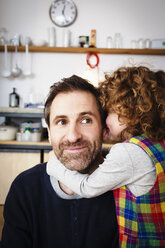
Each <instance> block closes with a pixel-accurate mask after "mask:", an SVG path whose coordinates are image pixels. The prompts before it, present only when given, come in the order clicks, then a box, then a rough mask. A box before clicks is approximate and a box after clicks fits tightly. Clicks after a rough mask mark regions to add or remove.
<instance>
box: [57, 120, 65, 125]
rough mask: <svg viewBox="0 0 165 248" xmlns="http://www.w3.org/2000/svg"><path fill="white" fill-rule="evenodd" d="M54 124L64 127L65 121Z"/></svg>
mask: <svg viewBox="0 0 165 248" xmlns="http://www.w3.org/2000/svg"><path fill="white" fill-rule="evenodd" d="M56 124H57V125H59V126H62V125H66V121H65V120H60V121H57V123H56Z"/></svg>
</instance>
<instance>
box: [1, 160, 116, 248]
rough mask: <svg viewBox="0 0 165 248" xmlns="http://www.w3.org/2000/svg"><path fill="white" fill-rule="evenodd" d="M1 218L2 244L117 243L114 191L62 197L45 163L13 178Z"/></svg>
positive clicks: (64, 247)
mask: <svg viewBox="0 0 165 248" xmlns="http://www.w3.org/2000/svg"><path fill="white" fill-rule="evenodd" d="M4 218H5V224H4V228H3V233H2V241H1V242H2V243H1V247H5V248H111V247H114V248H117V247H118V226H117V219H116V212H115V203H114V199H113V192H107V193H105V194H103V195H101V196H99V197H95V198H91V199H85V198H82V199H72V200H66V199H62V198H61V197H59V196H58V195H57V194H56V192H55V191H54V189H53V187H52V185H51V182H50V177H49V176H48V175H47V173H46V163H44V164H40V165H37V166H35V167H33V168H31V169H29V170H27V171H25V172H23V173H21V174H20V175H19V176H18V177H17V178H16V179H15V180H14V182H13V183H12V186H11V188H10V191H9V194H8V196H7V199H6V203H5V207H4Z"/></svg>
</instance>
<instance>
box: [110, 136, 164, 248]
mask: <svg viewBox="0 0 165 248" xmlns="http://www.w3.org/2000/svg"><path fill="white" fill-rule="evenodd" d="M127 142H129V143H134V144H137V145H138V146H140V147H141V148H142V149H143V150H144V151H145V152H146V153H147V154H148V155H149V156H150V158H151V159H152V161H153V163H154V165H155V167H156V174H157V178H156V182H155V184H154V185H153V187H152V189H151V190H150V191H149V192H148V193H146V194H144V195H141V196H138V197H136V196H134V195H133V194H132V193H131V192H130V191H129V190H128V188H127V187H126V186H123V187H121V188H119V189H116V190H114V196H115V201H116V212H117V218H118V225H119V233H120V247H121V248H125V247H127V248H128V247H129V248H134V247H140V248H142V247H147V248H150V247H159V248H160V247H165V140H162V141H159V142H151V141H150V140H149V139H148V138H147V137H146V136H145V135H143V136H136V137H132V138H131V139H130V140H128V141H127ZM135 159H136V156H135ZM144 166H145V165H144Z"/></svg>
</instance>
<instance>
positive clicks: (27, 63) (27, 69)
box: [24, 44, 31, 76]
mask: <svg viewBox="0 0 165 248" xmlns="http://www.w3.org/2000/svg"><path fill="white" fill-rule="evenodd" d="M24 75H25V76H30V75H31V63H30V54H29V45H28V44H26V45H25V70H24Z"/></svg>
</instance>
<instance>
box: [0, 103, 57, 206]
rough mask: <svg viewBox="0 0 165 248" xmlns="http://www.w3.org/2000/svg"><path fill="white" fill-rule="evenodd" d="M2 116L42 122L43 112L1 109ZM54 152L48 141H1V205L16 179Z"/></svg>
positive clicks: (8, 119)
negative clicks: (51, 151)
mask: <svg viewBox="0 0 165 248" xmlns="http://www.w3.org/2000/svg"><path fill="white" fill-rule="evenodd" d="M0 116H3V117H5V118H6V120H7V122H8V123H10V121H11V119H15V120H16V119H21V118H23V119H26V120H27V119H28V118H30V119H36V118H37V120H41V118H42V117H43V110H38V109H21V108H3V107H2V108H0ZM50 150H52V147H51V145H50V144H49V143H48V141H47V140H45V141H41V142H17V141H16V140H12V141H3V140H1V141H0V204H4V201H5V198H6V195H7V193H8V190H9V188H10V185H11V183H12V181H13V180H14V178H15V177H16V176H17V175H18V174H19V173H21V172H22V171H24V170H27V169H29V168H31V167H33V166H35V165H36V164H39V163H41V162H45V161H47V160H48V157H49V151H50Z"/></svg>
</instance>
